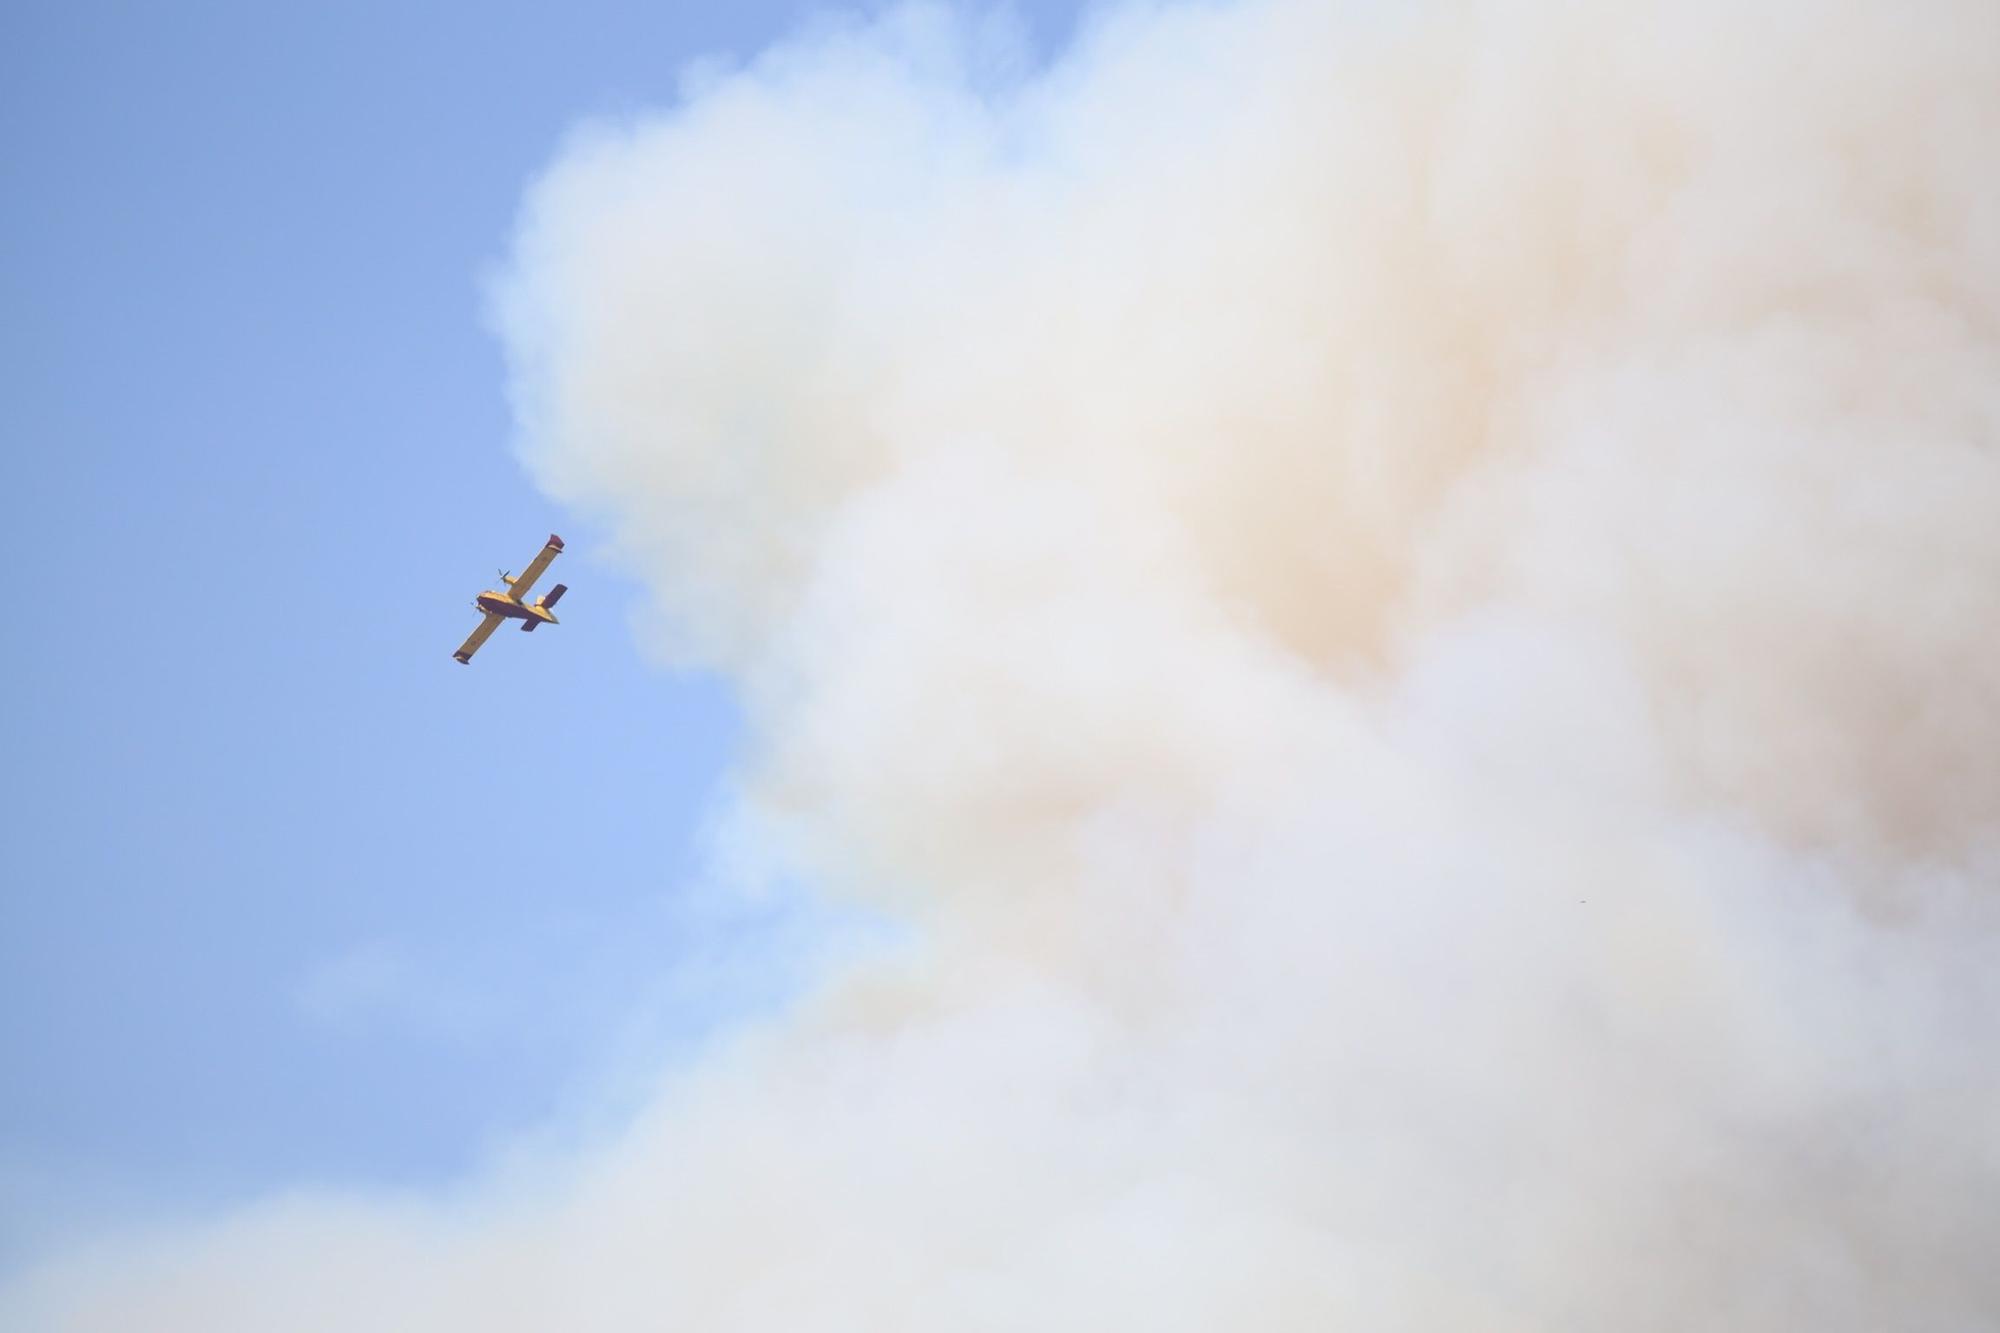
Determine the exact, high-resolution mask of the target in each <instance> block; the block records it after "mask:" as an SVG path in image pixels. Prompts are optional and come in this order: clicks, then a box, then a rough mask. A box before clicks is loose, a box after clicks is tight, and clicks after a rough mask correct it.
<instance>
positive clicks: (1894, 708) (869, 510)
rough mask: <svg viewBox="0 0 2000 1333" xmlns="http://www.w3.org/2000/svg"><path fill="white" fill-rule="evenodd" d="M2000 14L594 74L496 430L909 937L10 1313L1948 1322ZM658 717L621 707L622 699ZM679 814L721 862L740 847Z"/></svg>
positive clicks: (1999, 752) (1986, 890)
mask: <svg viewBox="0 0 2000 1333" xmlns="http://www.w3.org/2000/svg"><path fill="white" fill-rule="evenodd" d="M1996 142H2000V10H1995V9H1994V7H1993V6H1992V5H1990V4H1988V3H1984V0H1976V2H1974V0H1969V2H1968V3H1962V4H1954V3H1950V2H1949V0H1935V2H1932V3H1922V4H1913V5H1901V6H1868V5H1859V4H1854V5H1847V4H1832V5H1829V4H1824V3H1814V4H1805V3H1793V4H1783V3H1779V4H1766V5H1757V6H1734V5H1728V6H1724V5H1717V6H1698V5H1695V6H1691V5H1686V4H1678V3H1676V4H1666V3H1660V4H1651V3H1646V4H1631V5H1618V6H1603V7H1599V8H1597V9H1591V8H1588V7H1578V6H1572V5H1562V4H1554V3H1548V4H1544V3H1536V2H1534V0H1519V2H1516V3H1509V2H1507V0H1490V2H1488V3H1468V4H1450V5H1436V6H1420V7H1414V8H1410V7H1388V6H1377V5H1367V4H1357V5H1338V4H1319V3H1305V2H1304V0H1300V2H1298V3H1287V2H1284V0H1271V2H1268V3H1243V4H1235V5H1226V6H1185V7H1178V6H1165V7H1163V6H1144V7H1137V8H1129V9H1124V10H1120V11H1117V12H1114V13H1111V14H1109V15H1107V16H1105V17H1103V18H1102V19H1101V20H1100V21H1098V22H1097V23H1095V24H1094V25H1092V26H1091V27H1090V28H1089V30H1088V33H1087V35H1086V37H1085V39H1084V40H1083V41H1082V42H1080V43H1079V45H1078V47H1077V48H1076V49H1075V50H1074V51H1072V52H1071V53H1070V54H1069V55H1068V56H1066V57H1065V58H1064V59H1063V60H1062V61H1061V62H1059V63H1058V64H1057V65H1056V66H1055V67H1054V68H1053V69H1051V70H1049V71H1047V72H1045V73H1043V74H1039V75H1035V76H1033V77H1024V76H1022V75H1021V74H1020V72H1019V69H1018V62H1016V61H1014V60H1013V58H1012V55H1011V48H1009V47H1008V46H1007V45H1006V44H1005V42H1004V41H1002V40H999V39H998V38H996V37H995V36H994V33H993V31H992V30H991V29H989V28H987V27H983V26H981V25H977V24H968V23H965V22H962V21H960V20H958V19H954V18H950V17H947V16H944V15H941V14H937V13H931V12H916V13H912V14H906V15H903V16H900V17H895V18H891V19H889V20H887V21H884V22H881V23H877V24H873V25H869V26H864V27H833V28H825V29H821V30H818V31H816V32H815V33H813V34H812V35H811V36H810V37H807V38H802V39H800V40H799V41H797V42H796V43H794V44H792V45H790V46H788V47H786V48H784V49H782V50H780V51H777V52H775V53H773V54H771V55H769V56H768V57H766V58H765V59H763V60H762V61H760V62H759V63H757V64H756V65H755V66H753V67H751V68H750V69H748V70H745V71H742V72H737V73H715V72H713V71H710V72H709V73H707V74H706V75H705V76H703V78H702V79H701V80H700V81H699V82H698V83H697V84H695V85H692V86H691V90H690V93H689V96H688V98H687V100H686V103H685V105H683V106H681V107H680V108H678V109H677V110H675V111H674V112H672V113H671V114H668V115H664V116H662V117H660V118H658V119H655V120H648V121H645V122H643V123H639V124H633V125H619V126H608V127H599V128H597V129H596V130H594V131H591V132H589V133H586V134H584V135H582V136H580V137H579V138H578V139H577V140H576V142H575V143H574V144H573V145H572V147H571V148H570V150H569V151H568V152H567V153H566V154H565V155H564V157H563V158H562V160H561V161H559V162H558V163H557V164H556V166H555V167H554V168H553V169H552V170H551V171H550V173H549V174H548V176H547V177H546V178H545V179H544V180H543V181H542V182H541V183H540V184H539V185H538V187H537V188H536V189H535V191H534V192H533V194H532V196H531V198H530V201H529V204H528V208H527V211H526V217H525V220H524V223H523V227H522V231H521V237H520V242H519V247H518V254H517V259H516V263H515V265H514V268H513V270H512V274H511V277H510V278H509V280H508V282H507V284H506V287H505V292H504V300H503V311H504V319H503V322H504V325H505V330H506V336H507V340H508V344H509V347H510V349H511V351H512V353H513V355H514V357H515V365H516V370H517V390H518V404H519V410H520V413H521V418H522V423H523V432H524V440H525V452H526V457H527V460H528V462H529V465H530V467H531V468H532V470H533V471H534V473H535V475H536V476H537V477H538V479H539V480H540V481H541V482H542V484H543V485H544V486H545V487H546V488H547V489H548V490H549V491H550V492H551V493H552V494H553V495H555V496H557V497H558V498H560V499H561V500H563V501H564V502H566V503H568V504H570V505H572V506H574V507H575V508H577V509H579V510H581V511H584V512H587V513H589V514H591V515H593V516H596V517H597V518H599V519H601V520H602V521H603V522H604V523H605V525H606V526H607V529H608V530H609V531H610V532H611V533H612V534H613V537H614V546H615V549H616V551H617V552H618V553H619V555H620V556H621V558H622V559H624V560H625V561H626V562H627V564H628V565H629V567H630V568H632V569H633V570H635V571H637V572H638V573H640V574H641V575H642V576H643V577H644V579H645V581H646V582H647V584H648V586H649V587H650V588H651V589H652V590H653V593H654V596H655V602H654V605H653V606H652V607H651V609H650V611H649V613H648V616H647V619H646V622H645V625H644V627H643V628H644V631H645V633H646V635H647V636H648V637H649V639H650V640H651V641H652V642H653V644H654V646H655V647H657V648H658V649H660V650H661V651H662V652H664V653H666V654H668V655H672V656H677V657H679V658H681V659H683V660H688V661H693V662H696V663H700V664H704V665H707V666H711V667H714V668H717V669H720V670H722V671H724V672H726V673H728V674H729V675H730V676H731V677H732V678H733V679H734V680H735V681H736V682H738V684H739V686H740V688H741V690H742V693H743V697H744V699H745V701H746V704H747V706H748V709H749V713H750V716H751V720H752V723H753V727H754V731H755V741H754V744H753V748H752V752H751V753H750V754H748V755H747V756H746V758H745V762H744V769H743V772H742V774H741V785H742V792H743V796H742V801H741V808H740V810H739V811H738V812H737V814H736V817H735V819H734V822H733V830H734V832H733V835H732V836H733V837H734V838H735V839H736V840H737V841H736V845H735V849H734V850H735V851H736V852H737V853H740V855H739V856H737V857H736V858H735V859H736V860H738V861H740V862H741V863H742V864H743V865H745V866H750V865H754V866H756V867H758V868H759V873H765V874H773V875H779V876H783V877H785V878H787V879H788V880H799V881H802V882H804V883H806V884H808V885H811V886H813V888H814V889H815V890H816V891H818V892H822V893H825V894H828V895H832V896H835V897H838V898H841V899H845V900H851V901H857V902H861V903H864V904H866V905H868V906H870V907H871V908H874V909H877V910H880V911H883V912H884V913H886V914H889V915H890V916H892V917H893V918H895V919H897V920H900V921H906V922H908V923H910V924H911V927H912V931H911V940H910V943H909V944H908V946H907V947H905V948H901V949H899V950H897V951H896V952H895V953H894V954H893V956H891V957H888V958H883V959H876V960H874V961H871V962H869V963H866V964H862V965H859V966H857V967H855V968H852V969H850V970H849V971H848V972H847V973H846V974H844V975H843V977H842V978H841V979H840V980H839V981H838V982H837V983H836V984H833V985H831V986H829V987H828V988H827V989H826V990H825V992H824V993H822V994H819V995H816V996H815V997H814V998H812V999H811V1000H809V1001H808V1002H806V1003H803V1004H802V1005H800V1006H799V1007H798V1008H797V1010H796V1011H795V1012H793V1013H790V1014H788V1015H787V1016H786V1017H785V1018H784V1019H783V1020H782V1021H779V1022H775V1023H772V1024H768V1025H765V1026H763V1027H761V1028H759V1029H758V1030H756V1031H753V1032H749V1033H746V1034H743V1035H742V1036H741V1037H739V1038H738V1039H736V1040H734V1041H732V1042H730V1043H728V1044H727V1045H726V1047H725V1048H724V1049H723V1050H721V1051H720V1052H719V1053H717V1054H715V1055H714V1056H712V1057H710V1058H708V1059H707V1060H705V1062H704V1063H702V1064H700V1065H699V1066H697V1067H695V1068H692V1069H687V1070H682V1071H679V1072H677V1073H675V1074H674V1075H673V1076H672V1077H671V1078H669V1079H668V1080H667V1082H666V1084H665V1086H664V1088H663V1091H662V1093H661V1094H660V1096H659V1098H658V1100H657V1102H656V1103H655V1104H654V1105H653V1106H652V1107H651V1108H650V1109H649V1110H648V1111H647V1113H646V1114H645V1115H644V1116H643V1117H641V1118H640V1120H639V1121H638V1123H637V1124H635V1125H634V1126H633V1127H632V1128H631V1129H630V1131H629V1132H628V1133H627V1134H625V1135H624V1136H623V1137H622V1138H621V1139H620V1140H619V1141H618V1142H616V1143H614V1144H610V1145H608V1146H606V1147H605V1148H604V1149H603V1150H602V1151H601V1152H599V1153H598V1154H596V1155H595V1156H593V1157H591V1158H590V1159H589V1160H586V1161H581V1162H571V1163H568V1164H555V1165H549V1166H545V1167H543V1168H541V1169H538V1170H535V1171H532V1172H527V1171H524V1172H522V1173H519V1174H510V1175H508V1176H507V1177H506V1179H504V1180H503V1181H499V1182H494V1183H490V1184H488V1185H487V1186H484V1187H481V1188H479V1189H477V1190H473V1191H470V1192H468V1193H467V1194H466V1195H465V1196H463V1197H460V1198H457V1199H455V1200H452V1201H449V1202H422V1203H420V1202H406V1203H388V1202H381V1201H372V1200H357V1201H329V1200H324V1199H310V1198H309V1199H301V1200H296V1201H289V1202H285V1203H282V1204H274V1205H271V1206H269V1207H266V1208H261V1209H257V1210H253V1211H251V1212H249V1213H247V1214H245V1215H244V1216H242V1217H240V1218H238V1219H236V1220H234V1221H232V1222H230V1223H228V1224H227V1225H224V1226H222V1227H219V1228H214V1229H209V1230H204V1231H200V1232H194V1233H190V1234H188V1235H185V1236H182V1237H178V1238H173V1239H171V1240H168V1241H159V1242H154V1243H151V1244H148V1245H145V1246H139V1247H128V1248H124V1249H119V1250H117V1251H115V1252H107V1253H106V1254H101V1255H97V1256H91V1257H85V1258H81V1259H78V1260H76V1261H75V1262H74V1263H72V1264H69V1265H66V1266H64V1267H62V1268H59V1269H54V1270H51V1271H50V1272H48V1273H46V1274H44V1275H42V1276H41V1277H40V1278H39V1279H37V1281H36V1282H35V1283H34V1284H32V1285H30V1286H28V1287H26V1288H24V1289H23V1290H22V1291H21V1292H19V1293H17V1299H19V1300H22V1301H30V1302H32V1303H33V1305H32V1310H33V1312H34V1317H35V1318H37V1319H39V1320H42V1321H45V1322H46V1323H47V1324H48V1325H49V1326H51V1327H61V1328H74V1329H99V1328H104V1329H111V1328H133V1327H146V1328H149V1329H156V1330H164V1329H181V1328H186V1329H197V1328H198V1329H215V1328H224V1327H228V1328H236V1327H241V1328H259V1329H264V1328H278V1327H283V1328H288V1329H310V1328H319V1327H326V1328H356V1327H403V1328H464V1329H480V1330H499V1329H516V1328H518V1329H541V1328H550V1327H577V1328H641V1327H645V1328H651V1327H659V1328H688V1329H706V1330H800V1329H813V1330H835V1329H838V1330H848V1329H852V1330H864V1329H865V1330H871V1331H874V1333H880V1331H883V1330H937V1329H947V1328H949V1329H970V1330H978V1329H1021V1328H1038V1329H1093V1330H1096V1329H1105V1328H1126V1329H1147V1330H1180V1329H1188V1330H1194V1329H1203V1330H1207V1329H1219V1328H1235V1329H1257V1330H1290V1329H1297V1330H1308V1329H1310V1330H1324V1329H1329V1328H1368V1329H1425V1330H1445V1329H1454V1330H1456V1329H1488V1330H1501V1329H1522V1330H1529V1329H1534V1330H1542V1329H1574V1330H1598V1329H1606V1328H1616V1329H1624V1330H1647V1329H1662V1330H1664V1329H1686V1328H1718V1327H1728V1328H1758V1329H1765V1328H1769V1329H1778V1328H1818V1329H1827V1328H1852V1329H1870V1330H1874V1329H1885V1328H1896V1329H1935V1330H1947V1329H1949V1330H1962V1329H1969V1328H1973V1327H1981V1326H1990V1325H1992V1324H1994V1323H1996V1322H2000V1272H1996V1269H1995V1267H1994V1265H1993V1262H1992V1255H1993V1254H1994V1253H1995V1252H1996V1251H2000V1060H1996V1059H1995V1053H1996V1052H2000V982H1996V981H1995V980H1994V977H1995V975H1996V973H1995V969H1994V968H1993V966H1992V959H1993V956H1994V954H1993V950H1994V949H1995V947H1996V946H2000V891H1996V875H2000V685H1996V682H2000V189H1996V186H1995V184H1994V177H1993V171H1992V166H1993V155H1992V154H1993V148H1992V145H1993V144H1994V143H1996ZM661 743H662V744H663V745H664V744H672V738H671V737H663V738H662V740H661ZM745 873H748V872H747V871H746V872H745Z"/></svg>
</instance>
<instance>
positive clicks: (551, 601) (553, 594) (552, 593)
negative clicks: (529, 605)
mask: <svg viewBox="0 0 2000 1333" xmlns="http://www.w3.org/2000/svg"><path fill="white" fill-rule="evenodd" d="M568 591H569V585H568V584H567V583H558V584H557V585H556V586H555V587H553V588H550V589H549V595H548V596H546V597H544V598H542V600H541V603H540V605H541V607H542V609H543V610H547V609H548V608H550V607H552V606H554V605H555V604H556V603H557V602H560V601H561V600H562V595H563V594H564V593H566V592H568Z"/></svg>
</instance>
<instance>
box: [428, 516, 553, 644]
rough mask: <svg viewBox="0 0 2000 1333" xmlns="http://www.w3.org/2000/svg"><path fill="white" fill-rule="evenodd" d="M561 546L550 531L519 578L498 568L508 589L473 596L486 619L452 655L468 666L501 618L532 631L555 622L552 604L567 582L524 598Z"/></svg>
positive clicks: (525, 630) (476, 605)
mask: <svg viewBox="0 0 2000 1333" xmlns="http://www.w3.org/2000/svg"><path fill="white" fill-rule="evenodd" d="M562 548H563V543H562V538H560V537H558V536H556V535H555V534H554V533H553V532H552V533H550V534H549V544H548V545H547V546H544V547H543V548H542V549H541V550H539V551H537V552H536V553H535V558H534V559H533V560H532V561H530V562H529V564H528V567H527V568H526V569H524V570H522V571H521V576H520V577H519V578H515V577H514V576H513V575H511V574H509V573H508V572H507V571H506V570H504V569H503V570H501V571H500V582H501V583H502V584H504V585H505V586H506V588H507V591H505V592H493V591H491V590H490V589H489V590H488V591H486V592H482V593H480V594H479V596H478V597H476V598H474V599H473V602H472V604H473V606H474V607H476V608H478V609H479V610H480V611H482V612H484V613H485V616H486V619H484V620H482V621H480V622H479V628H478V629H475V630H474V631H472V637H471V638H469V639H467V640H466V641H465V642H464V643H462V644H460V645H459V649H458V651H457V652H455V653H453V654H452V656H453V657H454V658H456V659H457V660H458V661H460V662H463V663H465V664H466V665H467V666H470V665H472V655H473V654H474V653H476V652H478V651H479V645H480V644H482V643H485V642H486V640H487V639H489V638H491V637H492V635H493V631H494V630H496V629H498V628H500V622H501V621H503V620H518V621H520V622H521V630H522V632H523V633H533V632H534V629H535V627H536V626H537V625H554V624H557V623H558V622H557V620H556V616H555V605H556V603H557V602H560V601H561V600H562V595H563V594H564V593H566V592H568V591H569V589H568V588H567V587H566V586H564V585H563V584H560V583H558V584H557V585H556V586H555V587H553V588H551V589H549V591H548V595H547V596H545V597H537V598H536V599H535V600H534V601H532V602H529V601H526V600H524V599H525V598H526V597H527V595H528V590H529V589H530V588H532V587H534V586H535V580H536V579H538V578H540V577H541V576H542V571H543V570H545V569H547V568H548V567H549V562H550V561H552V560H554V559H555V558H556V557H557V556H559V555H561V554H562Z"/></svg>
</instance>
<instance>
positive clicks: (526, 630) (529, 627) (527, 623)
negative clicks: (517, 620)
mask: <svg viewBox="0 0 2000 1333" xmlns="http://www.w3.org/2000/svg"><path fill="white" fill-rule="evenodd" d="M541 623H542V622H541V621H539V620H524V621H522V622H521V633H523V634H533V633H534V632H535V626H537V625H539V624H541Z"/></svg>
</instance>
